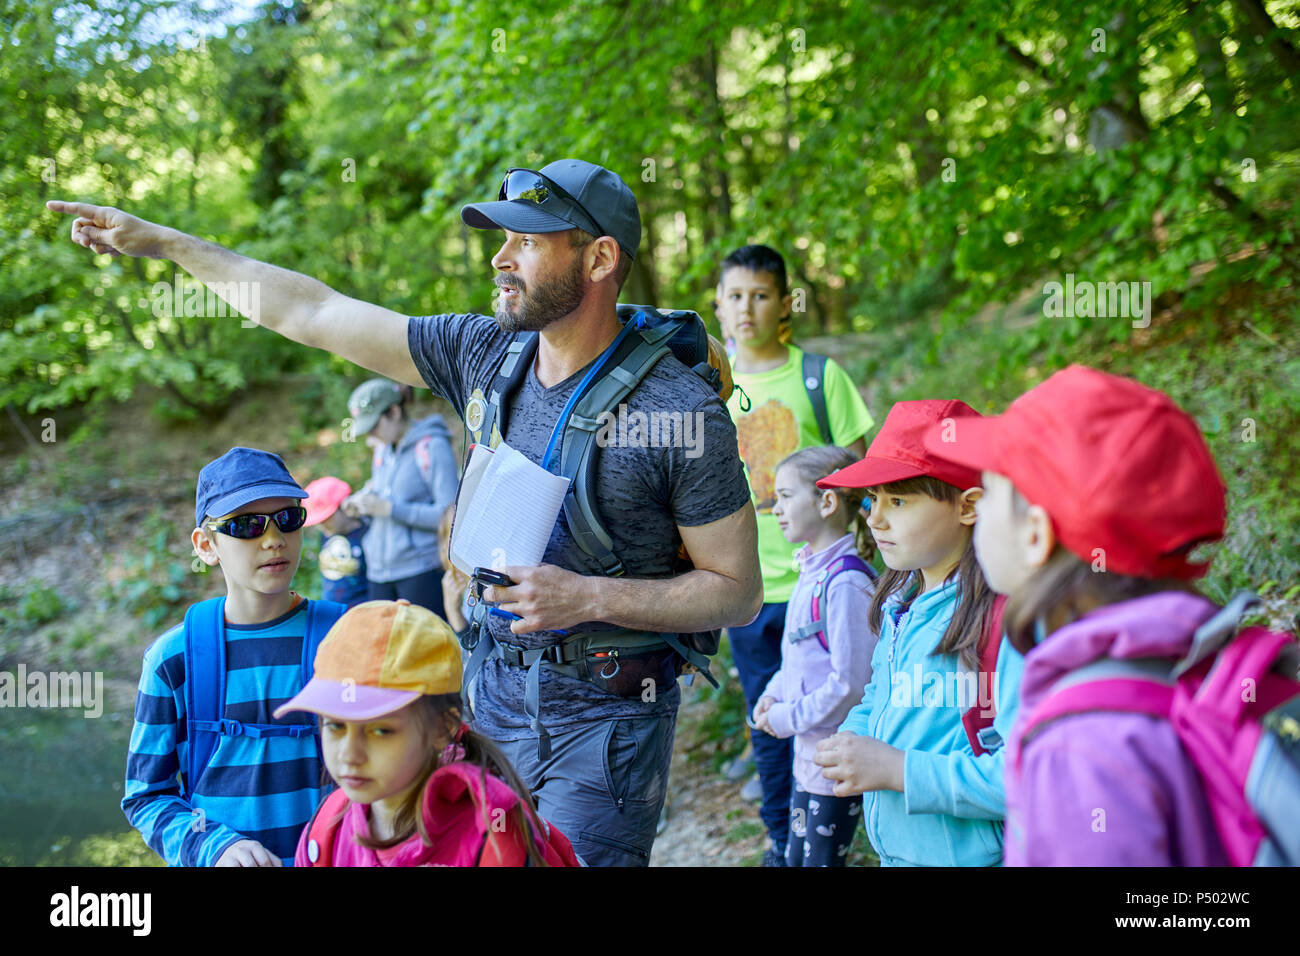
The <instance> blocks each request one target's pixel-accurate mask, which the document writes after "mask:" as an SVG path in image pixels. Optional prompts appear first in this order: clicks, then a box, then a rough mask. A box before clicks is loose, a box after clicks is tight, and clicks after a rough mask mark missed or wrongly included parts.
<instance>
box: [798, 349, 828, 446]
mask: <svg viewBox="0 0 1300 956" xmlns="http://www.w3.org/2000/svg"><path fill="white" fill-rule="evenodd" d="M826 361H827V359H826V356H825V355H817V354H816V353H814V352H804V353H803V387H804V391H806V392H807V393H808V401H810V402H811V403H812V409H813V417H814V418H816V419H817V431H818V433H819V434H820V435H821V437H822V444H823V445H829V444H831V440H832V436H831V416H830V412H829V411H828V410H827V408H826Z"/></svg>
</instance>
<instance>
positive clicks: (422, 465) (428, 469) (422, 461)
mask: <svg viewBox="0 0 1300 956" xmlns="http://www.w3.org/2000/svg"><path fill="white" fill-rule="evenodd" d="M432 445H433V436H432V435H425V436H424V437H423V438H419V439H417V440H416V442H415V463H416V465H418V466H419V469H420V475H421V477H423V478H424V483H425V484H426V485H429V486H431V487H432V485H433V452H432V450H431V447H432Z"/></svg>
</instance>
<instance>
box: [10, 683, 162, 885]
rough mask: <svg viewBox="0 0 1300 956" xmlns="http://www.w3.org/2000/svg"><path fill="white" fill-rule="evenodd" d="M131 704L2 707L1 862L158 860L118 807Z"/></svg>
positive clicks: (154, 863) (94, 863)
mask: <svg viewBox="0 0 1300 956" xmlns="http://www.w3.org/2000/svg"><path fill="white" fill-rule="evenodd" d="M131 721H132V715H131V713H130V711H129V710H128V711H126V712H124V713H122V712H116V711H114V710H107V709H106V710H105V712H104V713H103V715H102V716H100V717H97V718H94V719H90V718H87V717H85V716H84V715H83V713H82V711H80V710H77V709H62V710H60V709H37V708H11V707H3V708H0V866H160V865H162V860H160V859H159V858H158V856H157V855H156V854H155V853H154V852H153V851H152V850H150V849H149V848H148V847H147V846H145V844H144V841H143V840H141V839H140V835H139V834H138V833H137V832H136V831H135V830H133V829H131V827H130V826H129V825H128V824H127V822H126V817H125V816H124V815H123V814H122V809H121V800H122V781H123V778H124V777H125V776H126V752H127V744H128V743H129V742H130V739H131Z"/></svg>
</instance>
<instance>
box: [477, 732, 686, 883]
mask: <svg viewBox="0 0 1300 956" xmlns="http://www.w3.org/2000/svg"><path fill="white" fill-rule="evenodd" d="M676 729H677V716H676V714H672V715H665V716H663V717H631V718H621V719H618V720H601V721H597V722H595V723H592V724H586V725H582V726H579V727H575V728H573V729H570V730H561V731H559V732H558V733H552V734H551V755H550V757H549V758H548V759H547V760H545V761H540V760H538V759H537V739H536V738H535V737H526V738H524V739H523V740H513V741H497V745H498V746H499V747H500V748H501V750H502V751H503V752H504V753H505V755H506V757H507V758H508V759H509V760H510V763H511V764H513V765H514V768H515V770H516V771H518V773H519V776H520V777H521V778H522V779H523V781H524V783H525V784H526V785H527V786H528V788H529V789H530V790H532V792H533V798H534V799H535V800H536V801H537V808H538V810H539V811H540V812H541V814H542V816H543V817H545V818H546V819H547V820H549V821H550V822H551V823H553V824H555V826H557V827H558V828H559V829H560V831H561V832H563V833H564V835H565V836H566V837H568V838H569V841H570V842H571V843H572V844H573V849H574V850H575V851H576V852H577V854H578V856H580V857H581V858H582V861H583V862H584V863H586V864H587V865H588V866H646V865H647V864H648V863H649V862H650V848H651V846H653V845H654V840H655V827H656V826H657V825H658V823H659V812H660V810H662V809H663V805H664V797H665V796H667V793H668V765H669V763H670V762H671V761H672V756H673V735H674V733H675V731H676Z"/></svg>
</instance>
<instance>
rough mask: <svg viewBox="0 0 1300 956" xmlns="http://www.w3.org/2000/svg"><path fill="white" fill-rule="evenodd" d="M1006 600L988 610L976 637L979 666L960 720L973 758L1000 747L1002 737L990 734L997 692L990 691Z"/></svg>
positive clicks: (1001, 596)
mask: <svg viewBox="0 0 1300 956" xmlns="http://www.w3.org/2000/svg"><path fill="white" fill-rule="evenodd" d="M1006 606H1007V598H1006V595H1004V594H999V595H997V596H996V597H995V598H994V599H993V604H992V605H991V606H990V607H989V616H988V623H987V625H986V626H985V628H984V633H983V634H981V635H980V641H979V645H978V650H979V657H978V661H979V663H978V664H977V665H976V668H977V670H976V674H975V680H976V695H975V696H976V700H975V702H974V703H973V704H972V705H971V706H970V707H968V708H967V709H966V712H965V713H963V714H962V716H961V724H962V727H963V728H964V729H965V731H966V739H967V740H969V741H970V746H971V750H973V751H974V752H975V756H977V757H978V756H980V755H982V754H986V753H994V752H996V751H997V750H998V748H1000V747H1001V746H1002V737H1001V736H1000V735H999V734H998V733H997V732H996V731H994V730H993V718H994V717H995V716H996V715H997V692H996V688H995V687H994V680H995V675H996V674H997V670H998V651H999V650H1001V648H1002V634H1003V627H1002V615H1003V612H1004V611H1005V610H1006ZM983 688H988V695H987V697H986V698H985V699H984V700H980V694H979V691H980V690H981V689H983Z"/></svg>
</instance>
